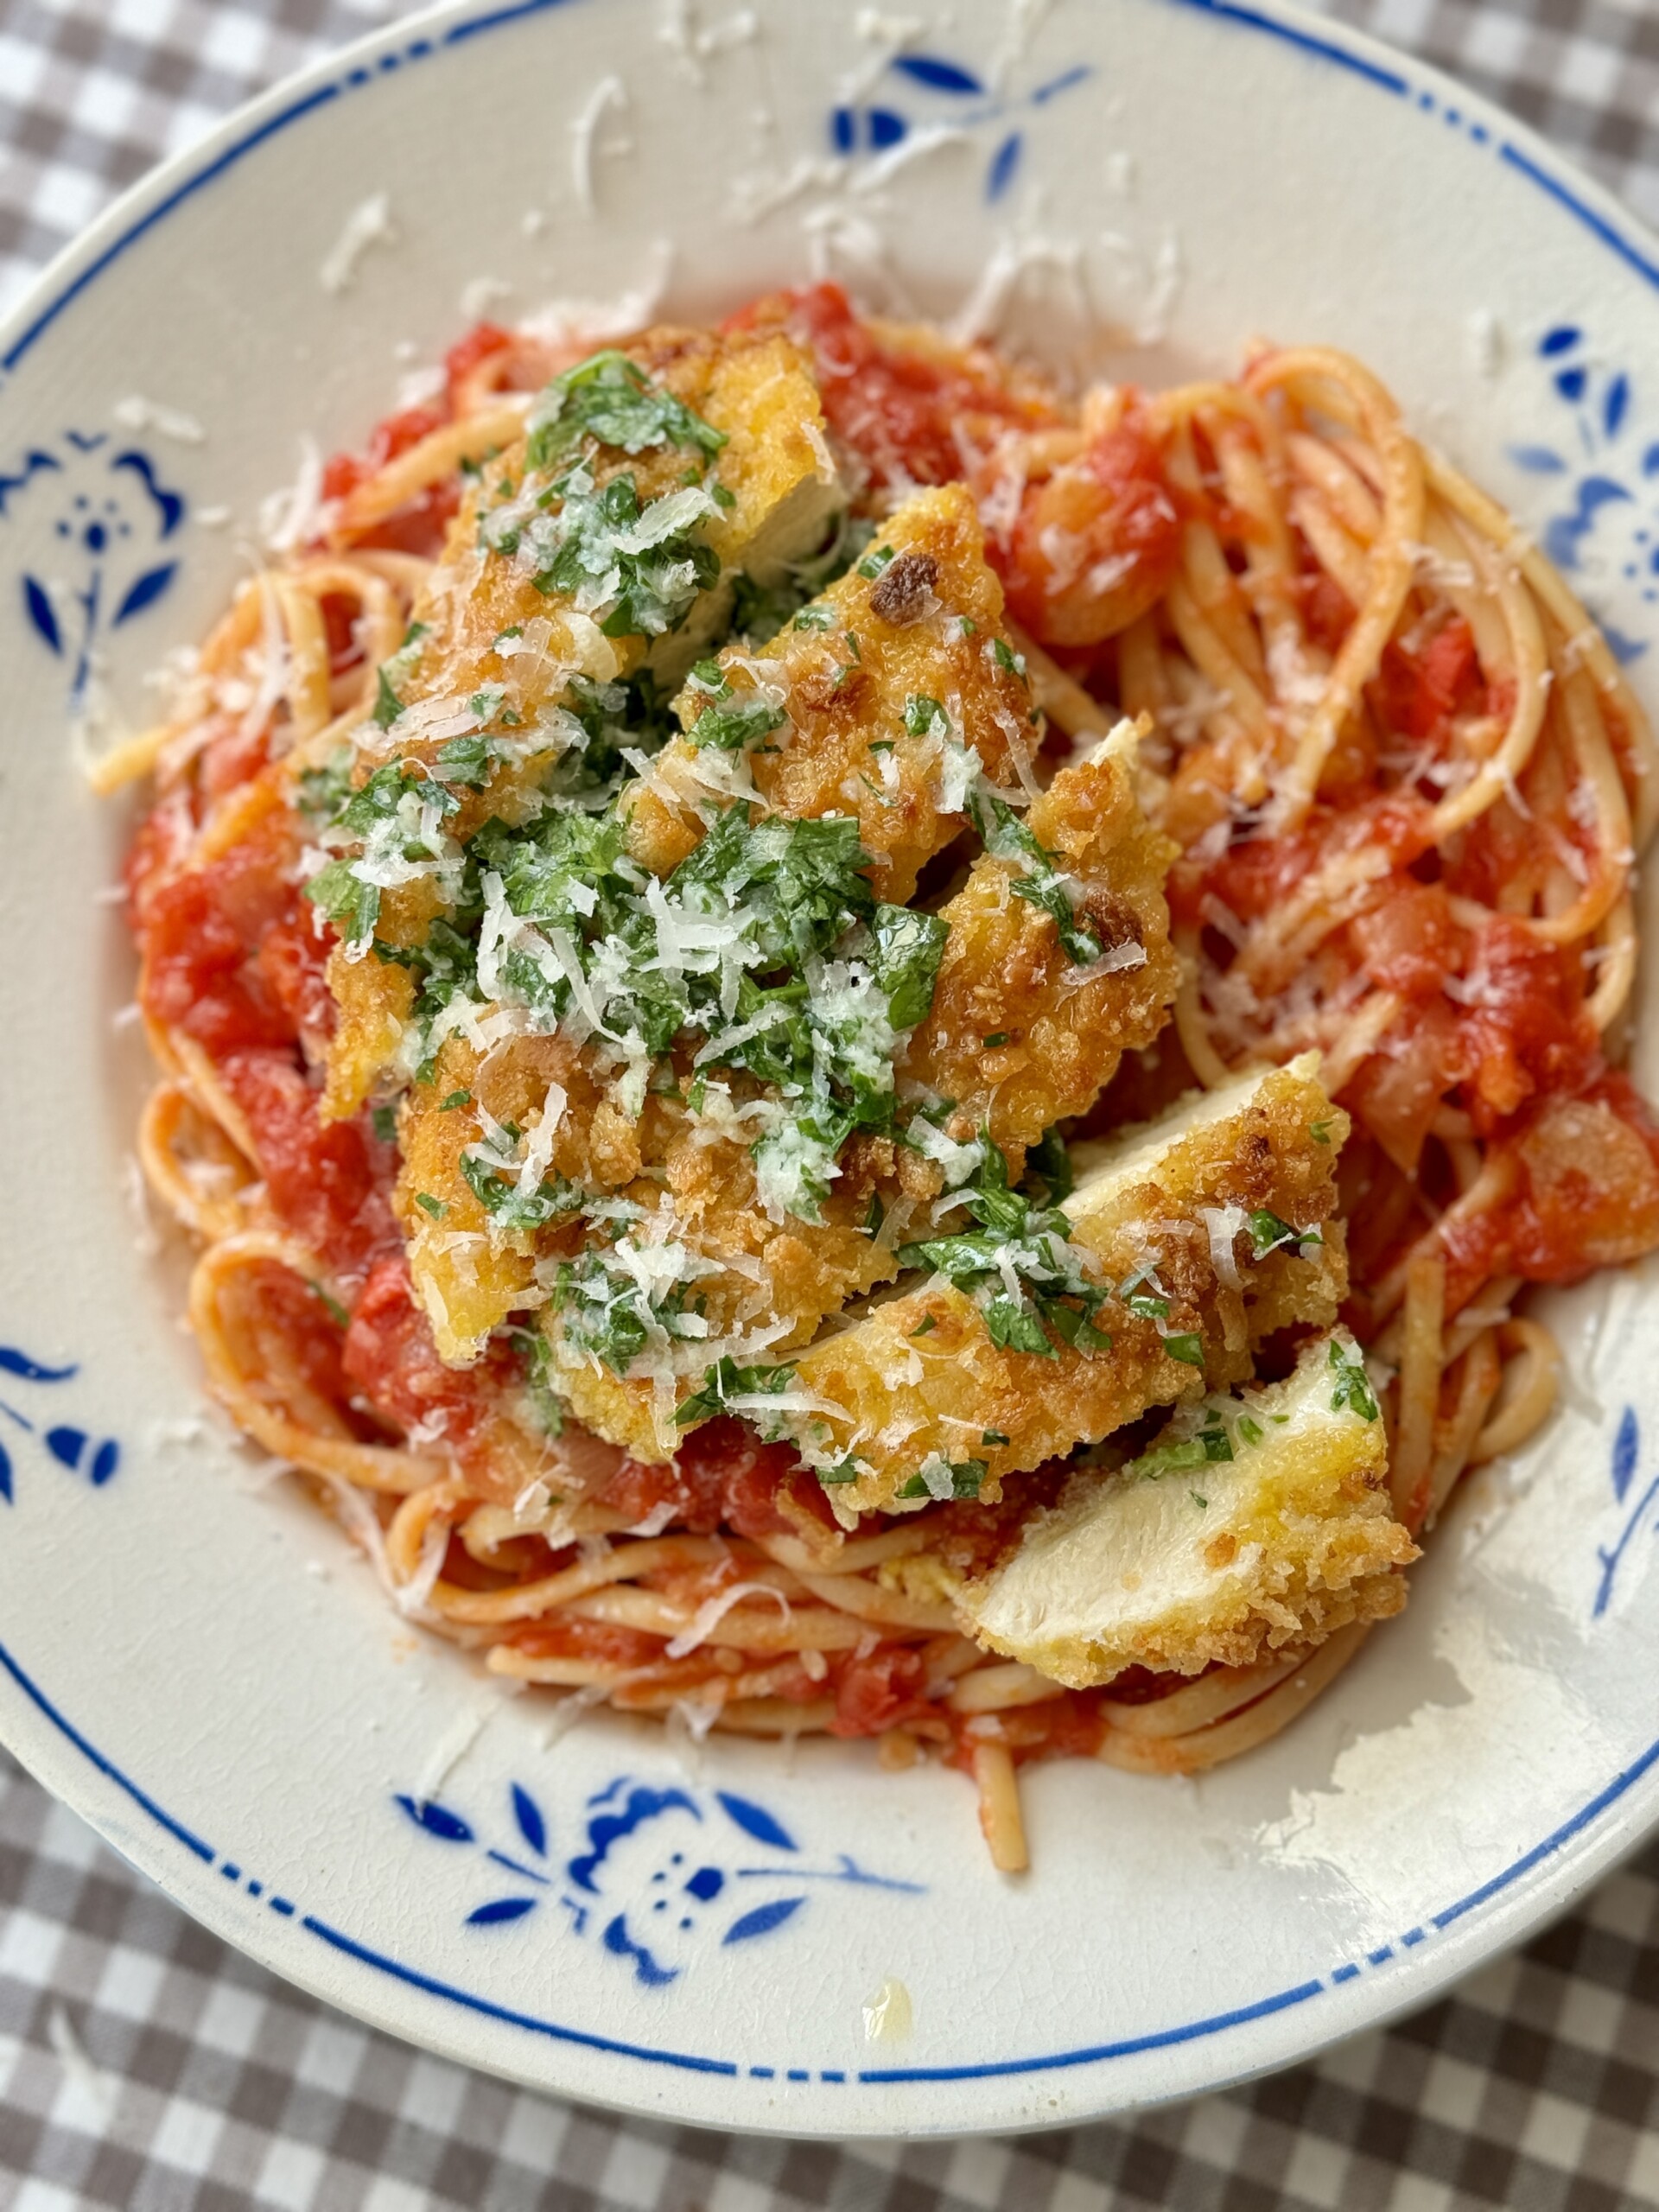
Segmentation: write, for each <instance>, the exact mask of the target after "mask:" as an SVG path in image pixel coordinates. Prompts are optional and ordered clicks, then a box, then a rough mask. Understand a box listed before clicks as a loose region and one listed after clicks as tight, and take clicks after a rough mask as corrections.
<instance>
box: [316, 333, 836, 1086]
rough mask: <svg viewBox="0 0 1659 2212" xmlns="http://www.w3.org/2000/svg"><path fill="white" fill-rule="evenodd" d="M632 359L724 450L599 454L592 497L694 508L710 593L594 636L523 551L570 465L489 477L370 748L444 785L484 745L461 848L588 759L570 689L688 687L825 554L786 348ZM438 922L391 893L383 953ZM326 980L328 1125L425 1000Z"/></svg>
mask: <svg viewBox="0 0 1659 2212" xmlns="http://www.w3.org/2000/svg"><path fill="white" fill-rule="evenodd" d="M628 358H629V359H631V360H632V361H633V362H634V363H636V364H637V365H639V367H640V368H641V369H643V370H644V371H645V372H646V373H647V375H648V376H649V377H650V378H652V379H653V382H654V386H655V388H658V389H660V390H661V391H663V392H664V393H667V394H671V395H672V397H673V398H675V399H677V400H678V401H680V402H682V403H683V405H684V406H685V407H687V408H689V409H690V410H691V412H692V414H693V416H695V417H696V418H697V420H698V422H699V423H701V424H703V425H707V426H708V427H709V429H711V430H712V431H714V432H717V433H719V434H720V435H721V439H723V441H724V442H723V443H721V445H720V446H719V448H718V450H717V451H716V452H715V453H712V454H711V453H709V451H708V450H707V449H706V447H703V448H698V447H695V446H694V447H691V448H688V447H687V446H686V445H685V444H683V443H678V442H673V441H672V440H671V441H670V442H667V443H665V444H663V443H658V444H655V445H647V446H645V447H643V448H640V449H639V450H638V451H632V452H631V451H627V450H625V449H623V448H617V447H607V446H603V445H600V446H597V447H596V448H594V449H593V458H592V466H591V470H590V474H591V476H592V479H593V481H594V485H595V486H597V487H598V489H599V490H601V491H603V490H604V489H605V487H606V486H610V485H613V484H614V483H615V482H616V480H618V479H620V478H622V477H627V478H629V479H631V480H632V483H633V485H634V487H635V491H636V493H637V496H638V501H639V505H640V506H641V507H642V508H648V507H649V505H650V503H651V502H652V501H657V502H659V503H661V504H662V506H663V507H665V506H666V505H668V503H669V502H670V501H671V500H678V501H680V502H682V503H683V505H684V507H685V509H686V510H687V512H686V515H685V517H684V519H683V531H682V533H681V534H682V536H683V537H685V538H686V539H687V540H688V542H690V541H695V542H696V544H698V545H700V546H701V547H702V548H705V549H706V551H707V564H706V565H707V569H708V572H709V578H710V581H709V582H708V584H707V585H706V587H705V588H702V589H701V590H700V591H698V593H697V594H696V598H695V600H694V601H693V602H692V604H691V606H690V610H689V612H688V613H685V614H684V615H683V617H682V619H681V620H678V621H677V623H675V624H674V626H671V627H670V628H668V629H667V630H665V631H662V632H657V633H654V634H653V633H652V632H649V631H647V630H646V629H645V628H643V627H642V628H641V629H639V630H632V631H631V630H627V629H626V628H621V629H619V627H618V625H617V620H614V619H607V620H606V623H605V626H604V627H602V628H601V625H600V622H599V621H598V620H595V619H594V614H593V613H584V612H582V611H581V609H580V607H579V605H578V601H579V600H580V599H582V597H583V596H584V595H587V596H591V594H582V592H580V591H578V592H577V593H575V594H572V593H571V592H569V591H568V590H565V589H560V588H546V577H545V575H543V582H542V583H541V584H539V585H538V583H537V581H536V578H537V564H536V560H535V557H534V556H533V554H532V553H531V550H530V548H531V544H532V543H533V538H532V530H533V526H534V524H535V522H536V519H537V516H538V515H539V514H542V513H544V512H549V511H552V512H557V511H558V509H559V505H560V503H559V501H558V500H557V499H556V498H551V497H549V496H548V487H549V486H550V485H551V483H552V481H553V480H554V478H555V477H556V476H559V475H560V474H562V473H563V471H564V470H566V469H568V468H569V465H570V462H571V460H572V457H573V454H574V452H575V448H571V449H570V450H566V451H563V452H561V454H560V455H559V457H558V459H557V460H556V461H546V462H544V463H543V464H542V465H541V466H539V467H532V466H531V459H530V453H531V442H530V441H527V440H523V439H521V440H520V441H519V442H518V443H517V444H516V445H514V446H512V447H511V448H508V450H507V451H506V452H505V453H503V454H500V455H499V457H498V458H497V459H495V460H494V461H489V462H487V463H486V465H485V467H484V468H483V471H482V472H481V474H480V480H479V482H478V484H477V486H476V487H475V489H474V491H473V492H472V493H470V495H469V496H468V497H467V499H466V500H464V501H463V503H462V505H461V511H460V512H459V513H458V514H457V515H456V517H455V519H454V524H452V525H451V527H450V531H449V535H448V542H447V543H446V545H445V548H444V551H443V555H442V558H441V559H440V560H439V562H438V563H436V565H435V568H434V569H433V572H432V575H431V579H430V581H429V584H428V586H427V588H426V590H425V591H424V593H423V595H422V597H421V600H420V601H419V602H418V603H417V605H416V608H415V619H414V622H413V624H412V625H411V630H410V642H409V643H408V644H407V645H405V647H404V651H403V652H401V653H399V654H398V655H397V656H396V658H395V660H394V662H393V663H392V664H388V666H387V669H386V671H385V673H384V689H383V690H382V694H381V707H380V709H378V710H377V715H376V718H375V722H374V723H372V724H369V725H365V728H364V730H363V731H362V732H361V733H359V751H360V752H361V753H362V754H363V756H364V758H365V762H366V764H367V765H368V766H374V765H376V764H377V763H385V762H394V761H406V762H410V763H419V764H423V765H424V766H428V767H429V768H430V770H431V771H432V772H433V773H434V774H435V775H436V776H438V777H440V778H442V776H443V775H444V772H445V768H444V762H443V760H442V755H443V753H444V752H445V749H446V747H453V746H454V744H455V743H456V742H457V741H460V742H461V743H463V744H464V743H465V742H467V741H475V740H480V739H482V740H484V741H486V744H487V745H488V747H489V753H490V756H491V757H490V759H489V760H488V763H487V772H486V773H485V774H481V775H480V779H479V782H478V785H477V787H476V788H472V789H469V788H467V786H466V785H465V783H464V782H463V783H462V784H461V787H460V790H459V792H458V796H460V798H461V806H460V810H459V811H458V812H457V813H456V814H455V815H454V817H452V819H451V820H450V821H449V822H448V823H446V825H445V828H446V829H447V831H448V834H449V835H450V836H452V837H454V838H456V839H463V840H464V839H465V838H466V837H467V836H469V835H470V833H471V832H472V830H473V829H475V828H476V827H477V826H478V824H479V823H480V822H483V821H485V820H486V819H487V818H488V817H490V816H491V815H492V814H497V815H500V816H501V817H503V818H505V819H507V820H517V819H521V818H522V817H523V816H524V813H525V812H526V811H528V810H531V808H532V807H533V806H534V805H535V804H537V803H538V801H537V792H538V790H539V786H540V783H541V780H542V779H543V776H544V774H545V773H546V772H547V771H548V770H549V769H550V767H552V766H554V765H555V764H556V762H557V761H558V760H560V759H561V758H562V757H563V755H564V754H565V753H568V752H569V751H570V749H571V748H572V747H573V745H579V744H580V742H581V736H582V733H581V729H580V725H579V723H578V722H577V721H575V720H574V719H573V717H572V715H571V714H570V713H569V711H568V710H567V709H566V707H565V703H564V702H565V701H566V697H567V694H568V691H569V686H570V683H571V681H572V679H573V678H575V679H576V680H577V681H578V682H579V683H582V682H586V683H589V684H605V683H612V682H614V681H616V680H617V679H619V678H622V677H628V676H631V675H632V674H633V673H634V672H635V671H638V670H639V669H640V668H641V667H649V668H650V669H651V670H652V672H653V673H654V674H655V675H656V676H657V677H658V680H659V682H661V683H674V682H677V680H678V678H679V677H681V676H683V673H684V671H685V669H686V668H687V666H689V664H690V662H691V661H692V660H693V659H694V658H696V653H697V652H698V651H699V650H700V649H701V647H702V645H703V643H704V642H705V641H706V640H707V639H709V637H711V636H713V635H715V634H716V633H717V632H719V630H720V629H721V627H723V626H724V624H725V622H726V620H727V618H728V614H729V612H730V608H731V604H732V595H733V590H734V580H735V578H736V577H737V576H738V575H747V576H749V577H751V578H752V579H753V580H754V581H756V582H759V583H761V584H768V583H772V582H776V581H778V580H779V578H780V577H781V576H782V575H783V574H784V573H785V569H786V568H787V565H788V563H790V562H791V561H792V560H794V559H796V558H798V556H801V555H802V554H804V553H805V552H808V551H810V550H812V549H813V548H814V547H816V545H817V543H818V541H819V539H820V538H821V537H822V536H823V530H824V527H825V524H826V522H827V519H828V518H829V515H830V513H831V512H833V511H834V509H835V507H836V505H838V504H839V503H840V500H841V497H842V494H841V489H840V486H839V484H838V482H837V480H836V473H835V468H834V465H833V463H832V461H831V460H830V457H829V448H828V446H827V444H826V443H825V440H824V432H823V416H822V414H821V412H820V410H819V406H818V399H817V388H816V386H815V385H814V384H813V382H812V378H811V377H810V374H809V372H808V371H807V368H806V365H805V361H804V356H803V355H802V354H801V353H800V352H799V350H798V348H797V347H796V346H794V345H793V344H792V343H791V341H790V340H788V339H786V338H783V337H780V336H776V335H773V336H766V337H758V338H757V337H753V336H746V335H742V334H736V335H728V336H720V335H717V334H713V333H710V332H707V331H690V330H671V329H662V330H656V331H651V332H648V333H646V334H645V336H644V337H642V338H640V339H639V340H636V341H635V342H634V343H633V344H632V346H630V347H629V348H628ZM536 420H537V414H536V410H532V411H531V424H532V426H533V425H534V424H535V423H536ZM532 437H533V427H532ZM588 444H589V446H590V448H591V447H593V441H591V440H590V441H589V442H588ZM688 474H692V475H695V476H696V477H699V478H701V477H702V476H703V475H705V474H706V475H707V477H708V480H709V485H712V486H714V487H715V489H714V490H712V491H711V490H709V489H708V488H706V487H705V486H703V485H702V484H701V483H699V482H693V483H688V482H687V480H686V479H687V477H688ZM538 493H539V495H540V496H538ZM658 512H661V508H660V507H659V509H658ZM504 514H505V523H504V521H503V519H502V518H503V516H504ZM607 527H612V525H607ZM613 527H614V528H616V529H617V530H620V531H625V526H624V525H622V524H616V525H614V526H613ZM625 534H626V533H625ZM595 604H596V607H597V605H598V604H599V602H595ZM624 619H626V618H624ZM442 911H443V900H442V896H441V893H440V892H439V890H438V888H437V887H435V884H434V882H433V881H432V880H430V878H422V879H419V880H414V881H411V882H408V883H404V884H400V885H393V886H391V887H388V888H387V889H386V890H385V893H383V896H382V898H381V901H380V912H379V915H378V919H377V921H376V924H375V936H376V938H377V939H378V941H379V942H380V943H382V944H386V945H389V946H400V947H407V946H410V945H416V944H420V943H421V942H422V941H423V939H424V938H425V937H426V934H427V931H428V929H429V925H430V924H431V922H432V919H433V918H434V917H435V915H437V914H439V913H441V912H442ZM328 982H329V988H330V989H331V990H332V991H333V993H334V998H335V1000H336V1002H337V1004H338V1006H339V1009H340V1014H339V1020H338V1023H337V1025H336V1029H335V1034H334V1041H333V1045H332V1046H331V1049H330V1054H329V1063H328V1085H327V1093H326V1097H325V1107H324V1110H325V1112H326V1113H327V1114H328V1115H330V1116H348V1115H351V1114H353V1113H355V1112H356V1111H357V1109H358V1108H359V1106H360V1105H361V1104H362V1103H363V1101H364V1099H365V1097H366V1096H368V1095H369V1093H370V1092H371V1090H372V1089H373V1087H374V1085H375V1084H376V1082H377V1081H378V1079H379V1077H381V1075H382V1073H383V1071H385V1069H386V1067H387V1066H388V1065H390V1064H391V1061H392V1060H393V1059H394V1058H395V1057H396V1055H397V1051H398V1048H399V1046H400V1045H401V1044H402V1043H403V1041H404V1032H405V1029H406V1027H407V1024H408V1022H409V1020H410V1013H411V1010H412V1007H413V1002H414V988H413V985H412V983H411V982H410V975H409V972H408V970H407V969H406V968H404V967H401V966H399V965H397V964H396V963H385V962H383V961H381V960H379V959H377V958H374V957H370V958H367V959H365V958H362V957H359V956H354V955H353V953H351V952H348V950H346V948H343V947H342V948H341V949H340V950H338V951H336V952H335V954H334V957H333V958H332V959H331V961H330V963H329V970H328Z"/></svg>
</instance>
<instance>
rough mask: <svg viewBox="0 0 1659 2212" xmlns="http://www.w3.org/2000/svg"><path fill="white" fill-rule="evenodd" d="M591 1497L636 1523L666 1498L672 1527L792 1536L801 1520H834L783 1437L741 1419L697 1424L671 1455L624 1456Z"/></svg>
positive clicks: (816, 1484)
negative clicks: (657, 1460)
mask: <svg viewBox="0 0 1659 2212" xmlns="http://www.w3.org/2000/svg"><path fill="white" fill-rule="evenodd" d="M593 1497H594V1503H595V1504H598V1505H601V1506H603V1507H605V1508H606V1509H607V1510H609V1511H612V1512H616V1513H623V1514H626V1516H627V1517H628V1524H629V1525H630V1526H631V1527H632V1526H637V1525H638V1524H639V1522H642V1521H645V1520H646V1519H647V1518H648V1517H649V1516H650V1515H651V1514H652V1512H653V1510H655V1509H656V1508H658V1507H659V1506H662V1505H665V1504H670V1503H671V1504H672V1505H673V1508H674V1522H675V1526H676V1527H677V1528H684V1529H689V1530H690V1532H691V1534H692V1535H698V1536H712V1535H714V1534H715V1530H716V1529H722V1528H725V1529H735V1530H736V1532H737V1534H738V1535H740V1536H751V1537H754V1536H794V1535H799V1534H800V1533H801V1527H802V1522H803V1521H807V1522H816V1523H817V1524H818V1525H820V1526H822V1527H823V1528H826V1529H828V1528H833V1527H834V1525H835V1522H834V1516H832V1515H831V1513H830V1510H829V1503H828V1502H827V1500H826V1499H825V1497H824V1494H823V1484H820V1483H819V1482H818V1481H817V1479H816V1478H814V1477H813V1476H811V1475H810V1474H808V1473H807V1472H806V1471H805V1470H804V1468H803V1467H802V1466H801V1464H800V1462H799V1460H798V1459H797V1458H796V1456H795V1454H794V1452H791V1451H790V1450H789V1448H788V1447H787V1446H785V1445H782V1444H762V1443H761V1442H760V1440H759V1439H758V1438H757V1437H756V1436H755V1435H754V1433H753V1431H752V1430H750V1429H747V1428H746V1427H744V1426H743V1424H742V1422H741V1421H735V1420H732V1419H729V1418H721V1419H720V1420H716V1421H705V1422H703V1423H702V1425H701V1426H700V1427H696V1428H694V1429H693V1430H692V1431H691V1433H690V1435H689V1436H688V1437H687V1438H686V1440H685V1441H684V1443H683V1445H682V1446H680V1449H679V1451H678V1452H677V1453H676V1455H675V1457H674V1458H673V1459H671V1460H667V1461H664V1462H662V1463H661V1464H659V1465H648V1464H647V1463H646V1462H645V1461H643V1460H639V1459H625V1460H624V1461H623V1462H622V1464H621V1465H620V1467H619V1468H618V1469H617V1471H616V1472H615V1473H614V1474H613V1476H612V1477H611V1478H610V1479H609V1480H608V1481H607V1483H606V1484H604V1486H603V1487H602V1488H601V1490H599V1491H595V1492H594V1493H593Z"/></svg>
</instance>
